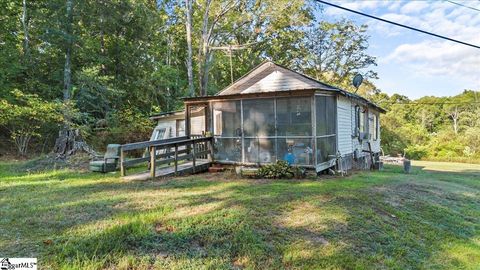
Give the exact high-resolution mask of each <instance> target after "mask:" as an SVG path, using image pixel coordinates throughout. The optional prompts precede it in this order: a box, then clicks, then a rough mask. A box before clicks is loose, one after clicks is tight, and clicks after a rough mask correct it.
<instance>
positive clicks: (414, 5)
mask: <svg viewBox="0 0 480 270" xmlns="http://www.w3.org/2000/svg"><path fill="white" fill-rule="evenodd" d="M427 7H428V2H424V1H411V2H408V3H407V4H405V5H403V6H402V8H401V9H400V11H401V12H402V13H408V14H412V13H419V12H420V11H422V10H423V9H425V8H427Z"/></svg>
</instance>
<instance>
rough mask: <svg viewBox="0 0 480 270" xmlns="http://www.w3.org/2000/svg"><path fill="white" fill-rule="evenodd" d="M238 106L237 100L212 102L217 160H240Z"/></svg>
mask: <svg viewBox="0 0 480 270" xmlns="http://www.w3.org/2000/svg"><path fill="white" fill-rule="evenodd" d="M240 106H241V105H240V101H238V100H235V101H220V102H214V103H213V104H212V107H213V110H212V111H213V115H212V117H213V135H214V137H215V139H214V150H215V159H217V160H219V161H236V162H240V161H242V130H241V126H242V125H241V107H240Z"/></svg>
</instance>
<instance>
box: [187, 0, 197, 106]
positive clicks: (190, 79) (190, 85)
mask: <svg viewBox="0 0 480 270" xmlns="http://www.w3.org/2000/svg"><path fill="white" fill-rule="evenodd" d="M185 13H186V20H185V28H186V31H187V52H188V53H187V76H188V93H189V95H190V96H191V97H193V96H194V95H195V89H194V85H193V64H192V0H185Z"/></svg>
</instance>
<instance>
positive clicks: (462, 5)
mask: <svg viewBox="0 0 480 270" xmlns="http://www.w3.org/2000/svg"><path fill="white" fill-rule="evenodd" d="M444 1H445V2H449V3H452V4H454V5H457V6H461V7H465V8H469V9H473V10H476V11H480V9H478V8H474V7H471V6H467V5H464V4H461V3H457V2H454V1H450V0H444Z"/></svg>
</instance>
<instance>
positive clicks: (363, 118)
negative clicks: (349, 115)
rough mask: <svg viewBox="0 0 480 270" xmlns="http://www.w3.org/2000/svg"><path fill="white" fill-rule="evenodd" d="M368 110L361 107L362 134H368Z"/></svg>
mask: <svg viewBox="0 0 480 270" xmlns="http://www.w3.org/2000/svg"><path fill="white" fill-rule="evenodd" d="M366 120H367V109H366V108H364V107H360V132H361V133H366V132H367V121H366Z"/></svg>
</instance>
